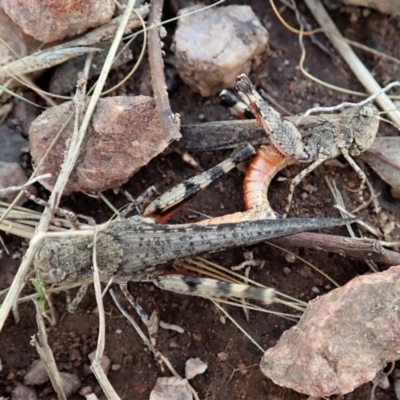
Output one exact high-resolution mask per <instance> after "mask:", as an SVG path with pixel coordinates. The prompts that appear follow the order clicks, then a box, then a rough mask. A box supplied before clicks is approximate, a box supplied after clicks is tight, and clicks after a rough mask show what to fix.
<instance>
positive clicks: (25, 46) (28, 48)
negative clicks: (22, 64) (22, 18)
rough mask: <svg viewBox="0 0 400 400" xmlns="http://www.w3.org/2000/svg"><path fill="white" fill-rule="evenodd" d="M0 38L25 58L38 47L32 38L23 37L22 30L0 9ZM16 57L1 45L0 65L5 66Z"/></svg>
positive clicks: (37, 43)
mask: <svg viewBox="0 0 400 400" xmlns="http://www.w3.org/2000/svg"><path fill="white" fill-rule="evenodd" d="M0 37H1V38H2V39H3V40H4V41H5V42H6V43H7V44H8V45H9V46H10V47H11V48H12V49H13V50H14V51H15V53H17V54H18V56H19V57H25V56H26V55H28V54H31V53H33V52H34V51H35V50H36V49H37V48H38V46H39V44H40V43H39V42H37V41H36V40H35V39H33V38H32V37H30V36H28V35H25V33H24V32H22V29H21V28H20V27H19V26H18V25H17V24H15V23H14V22H13V21H11V19H10V18H9V17H8V16H7V14H6V13H5V12H4V11H3V10H2V9H1V8H0ZM16 58H17V57H16V56H15V55H14V53H13V52H12V51H11V50H10V49H8V48H7V47H6V46H4V45H3V44H1V45H0V65H5V64H7V63H9V62H11V61H13V60H15V59H16Z"/></svg>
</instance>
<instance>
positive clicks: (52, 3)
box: [0, 0, 115, 43]
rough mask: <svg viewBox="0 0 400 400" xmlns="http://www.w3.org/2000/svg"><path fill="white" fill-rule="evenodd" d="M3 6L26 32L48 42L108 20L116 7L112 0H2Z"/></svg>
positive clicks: (72, 34)
mask: <svg viewBox="0 0 400 400" xmlns="http://www.w3.org/2000/svg"><path fill="white" fill-rule="evenodd" d="M0 6H1V7H2V8H3V9H4V11H5V12H6V14H7V15H8V16H9V17H10V18H11V19H12V20H13V21H14V22H15V23H16V24H18V25H19V26H20V27H21V28H22V29H23V31H24V32H25V33H26V34H28V35H30V36H32V37H34V38H35V39H37V40H40V41H41V42H45V43H50V42H54V41H57V40H61V39H64V38H66V37H71V36H76V35H79V34H81V33H83V32H85V31H87V30H88V29H89V28H95V27H98V26H100V25H103V24H105V23H107V22H108V21H110V19H111V18H112V16H113V13H114V8H115V5H114V2H113V1H112V0H82V1H64V0H45V1H43V0H28V1H20V0H0Z"/></svg>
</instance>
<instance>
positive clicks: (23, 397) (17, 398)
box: [11, 385, 37, 400]
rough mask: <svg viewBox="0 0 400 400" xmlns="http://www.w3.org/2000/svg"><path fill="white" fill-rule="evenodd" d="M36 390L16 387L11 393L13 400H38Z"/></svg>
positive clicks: (21, 386) (23, 386)
mask: <svg viewBox="0 0 400 400" xmlns="http://www.w3.org/2000/svg"><path fill="white" fill-rule="evenodd" d="M36 399H37V395H36V392H35V389H34V388H31V387H29V386H25V385H18V386H16V387H15V388H14V389H13V390H12V392H11V400H36Z"/></svg>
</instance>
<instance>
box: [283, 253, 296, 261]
mask: <svg viewBox="0 0 400 400" xmlns="http://www.w3.org/2000/svg"><path fill="white" fill-rule="evenodd" d="M285 260H286V261H287V262H288V263H291V264H293V263H294V262H295V261H296V257H295V256H294V254H289V253H286V254H285Z"/></svg>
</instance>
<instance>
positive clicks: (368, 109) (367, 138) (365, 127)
mask: <svg viewBox="0 0 400 400" xmlns="http://www.w3.org/2000/svg"><path fill="white" fill-rule="evenodd" d="M353 112H354V115H353V119H352V121H353V127H352V130H353V134H354V142H353V144H352V145H351V147H350V154H351V155H353V156H357V155H359V154H361V153H363V152H364V151H365V150H367V149H368V148H369V147H370V146H371V145H372V143H373V142H374V140H375V137H376V134H377V132H378V128H379V115H378V109H377V108H376V107H375V106H374V105H373V104H365V105H364V106H361V107H357V108H355V109H354V110H353Z"/></svg>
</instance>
